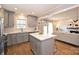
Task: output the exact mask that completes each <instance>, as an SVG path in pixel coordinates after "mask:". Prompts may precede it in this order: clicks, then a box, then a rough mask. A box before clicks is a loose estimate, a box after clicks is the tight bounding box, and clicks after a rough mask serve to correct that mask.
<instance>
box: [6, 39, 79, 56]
mask: <svg viewBox="0 0 79 59" xmlns="http://www.w3.org/2000/svg"><path fill="white" fill-rule="evenodd" d="M55 43H56V45H55V47H56V52H55V53H54V55H79V47H76V46H72V45H69V44H66V43H63V42H60V41H56V42H55ZM7 50H8V51H7V55H33V53H32V51H31V47H30V42H25V43H21V44H17V45H14V46H10V47H8V48H7Z"/></svg>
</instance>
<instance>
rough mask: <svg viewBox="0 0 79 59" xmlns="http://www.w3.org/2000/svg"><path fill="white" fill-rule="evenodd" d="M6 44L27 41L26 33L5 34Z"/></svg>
mask: <svg viewBox="0 0 79 59" xmlns="http://www.w3.org/2000/svg"><path fill="white" fill-rule="evenodd" d="M7 41H8V46H10V45H14V44H18V43H22V42H26V41H28V33H27V32H23V33H12V34H8V35H7Z"/></svg>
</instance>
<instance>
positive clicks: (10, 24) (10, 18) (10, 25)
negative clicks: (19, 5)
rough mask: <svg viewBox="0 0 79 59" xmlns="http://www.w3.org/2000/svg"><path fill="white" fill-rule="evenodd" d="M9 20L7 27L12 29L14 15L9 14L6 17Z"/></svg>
mask: <svg viewBox="0 0 79 59" xmlns="http://www.w3.org/2000/svg"><path fill="white" fill-rule="evenodd" d="M8 17H9V18H8V19H9V24H8V26H9V27H13V26H14V13H13V12H9V16H8Z"/></svg>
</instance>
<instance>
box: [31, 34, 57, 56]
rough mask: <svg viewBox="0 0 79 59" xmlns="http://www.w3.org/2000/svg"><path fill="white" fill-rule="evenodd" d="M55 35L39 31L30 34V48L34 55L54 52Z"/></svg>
mask: <svg viewBox="0 0 79 59" xmlns="http://www.w3.org/2000/svg"><path fill="white" fill-rule="evenodd" d="M55 36H56V35H53V34H51V35H45V34H39V33H32V34H30V43H31V49H32V51H33V53H34V54H36V55H49V54H51V53H53V52H54V38H55Z"/></svg>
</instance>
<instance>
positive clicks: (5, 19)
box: [4, 10, 8, 27]
mask: <svg viewBox="0 0 79 59" xmlns="http://www.w3.org/2000/svg"><path fill="white" fill-rule="evenodd" d="M4 27H8V11H6V10H5V11H4Z"/></svg>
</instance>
